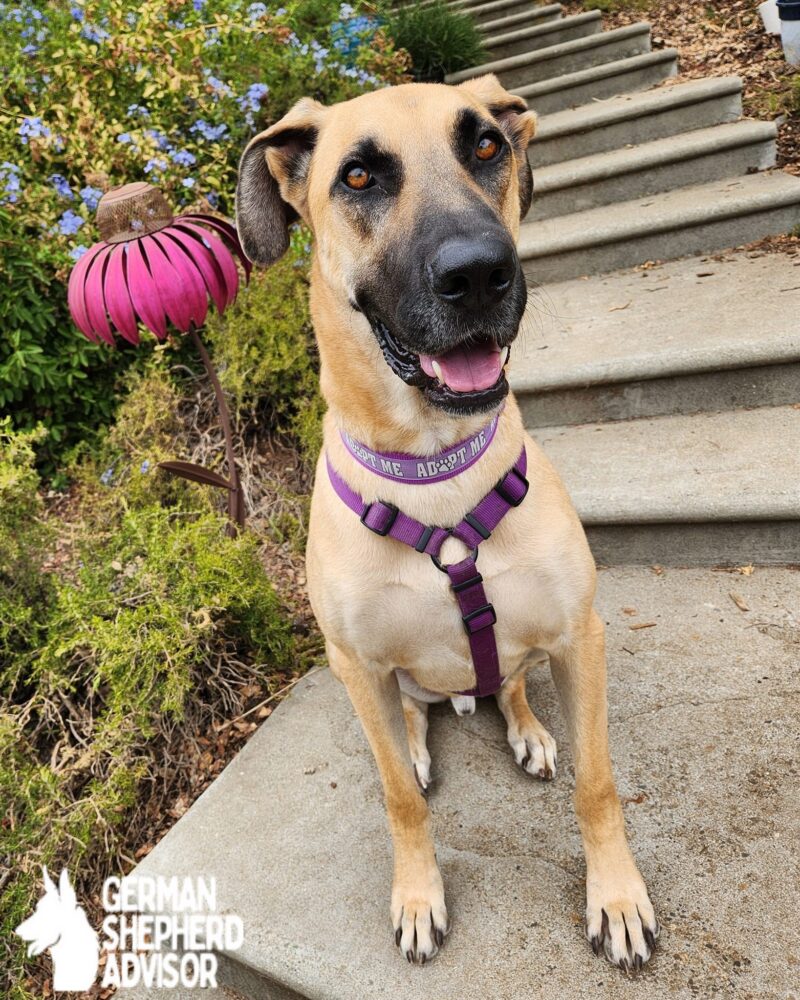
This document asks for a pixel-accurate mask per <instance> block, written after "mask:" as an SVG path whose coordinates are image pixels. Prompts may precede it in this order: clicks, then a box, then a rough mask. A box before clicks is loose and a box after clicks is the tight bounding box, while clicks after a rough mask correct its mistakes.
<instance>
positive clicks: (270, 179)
mask: <svg viewBox="0 0 800 1000" xmlns="http://www.w3.org/2000/svg"><path fill="white" fill-rule="evenodd" d="M324 117H325V106H324V105H323V104H320V103H319V101H314V100H312V99H311V98H310V97H304V98H303V99H302V100H300V101H298V102H297V104H295V106H294V107H293V108H292V109H291V111H289V113H288V114H287V115H285V116H284V117H283V118H281V120H280V121H279V122H277V123H276V124H275V125H272V126H271V127H270V128H268V129H267V130H266V131H265V132H261V133H260V135H257V136H256V137H255V138H254V139H252V140H251V141H250V143H249V144H248V146H247V148H246V149H245V151H244V154H243V155H242V159H241V161H240V163H239V181H238V184H237V186H236V228H237V229H238V231H239V239H240V240H241V243H242V247H243V248H244V252H245V253H246V254H247V256H248V257H249V258H250V260H252V261H253V262H254V263H256V264H272V263H274V262H275V261H276V260H277V259H278V258H279V257H282V256H283V254H284V253H286V250H287V248H288V246H289V233H288V229H289V224H290V223H291V222H294V220H295V219H296V218H298V216H300V217H303V218H305V219H306V220H307V201H306V194H307V185H308V172H309V168H310V166H311V154H312V153H313V151H314V146H315V144H316V141H317V136H318V135H319V130H320V128H321V127H322V121H323V119H324Z"/></svg>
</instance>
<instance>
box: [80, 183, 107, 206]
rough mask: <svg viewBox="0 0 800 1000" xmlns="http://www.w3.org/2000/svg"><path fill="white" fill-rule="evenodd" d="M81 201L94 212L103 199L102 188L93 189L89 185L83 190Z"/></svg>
mask: <svg viewBox="0 0 800 1000" xmlns="http://www.w3.org/2000/svg"><path fill="white" fill-rule="evenodd" d="M80 193H81V200H82V201H83V203H84V205H85V206H86V207H87V208H88V209H89V211H90V212H93V211H94V210H95V209H96V208H97V206H98V205H99V203H100V199H101V198H102V197H103V192H102V191H101V190H100V188H96V187H92V186H91V185H90V184H87V185H86V187H82V188H81V192H80Z"/></svg>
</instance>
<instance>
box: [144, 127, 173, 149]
mask: <svg viewBox="0 0 800 1000" xmlns="http://www.w3.org/2000/svg"><path fill="white" fill-rule="evenodd" d="M144 134H145V135H146V136H147V137H148V138H149V139H152V140H153V142H155V144H156V145H157V146H158V148H159V149H160V150H162V151H163V152H165V153H168V152H170V151H171V150H172V143H171V142H170V141H169V139H168V138H167V137H166V136H165V135H164V133H163V132H159V131H158V129H156V128H149V129H147V130H146V131H145V133H144Z"/></svg>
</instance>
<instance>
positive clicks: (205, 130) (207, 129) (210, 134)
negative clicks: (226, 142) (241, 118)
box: [189, 118, 228, 142]
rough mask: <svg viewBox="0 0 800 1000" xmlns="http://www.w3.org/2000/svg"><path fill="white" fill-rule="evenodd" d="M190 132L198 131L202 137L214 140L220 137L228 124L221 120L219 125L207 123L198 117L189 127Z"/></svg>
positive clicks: (226, 129)
mask: <svg viewBox="0 0 800 1000" xmlns="http://www.w3.org/2000/svg"><path fill="white" fill-rule="evenodd" d="M189 131H190V132H199V133H200V135H202V137H203V138H204V139H208V141H209V142H216V141H217V140H218V139H221V138H222V137H223V135H225V133H226V132H227V131H228V126H227V125H226V124H225V123H224V122H222V123H221V124H220V125H209V123H208V122H206V121H203V119H202V118H198V119H197V121H196V122H195V123H194V125H192V127H191V128H190V129H189Z"/></svg>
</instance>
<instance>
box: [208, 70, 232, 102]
mask: <svg viewBox="0 0 800 1000" xmlns="http://www.w3.org/2000/svg"><path fill="white" fill-rule="evenodd" d="M203 76H204V77H205V81H206V83H207V84H208V86H209V87H211V90H212V92H213V95H214V97H215V98H217V100H219V98H220V97H231V96H233V91H232V90H231V88H230V87H229V86H228V84H227V83H225V81H224V80H220V79H219V77H216V76H214V75H213V74H212V72H211V70H210V69H204V70H203Z"/></svg>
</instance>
